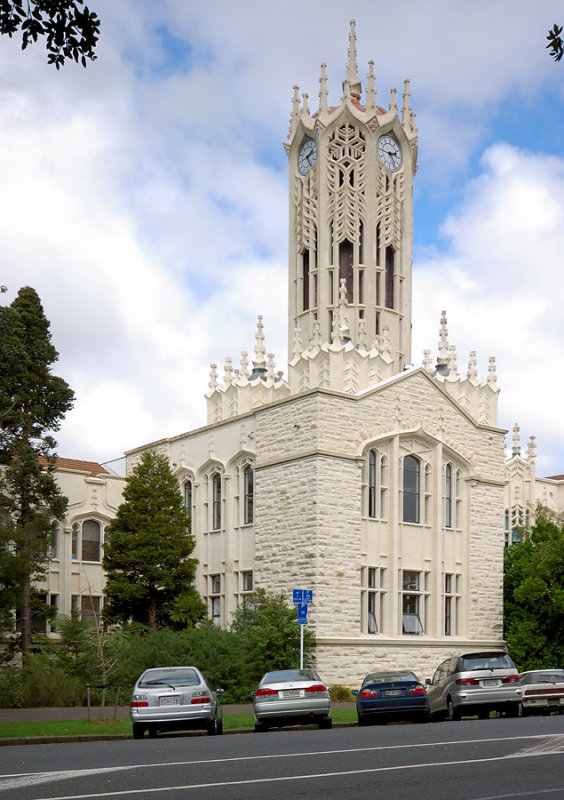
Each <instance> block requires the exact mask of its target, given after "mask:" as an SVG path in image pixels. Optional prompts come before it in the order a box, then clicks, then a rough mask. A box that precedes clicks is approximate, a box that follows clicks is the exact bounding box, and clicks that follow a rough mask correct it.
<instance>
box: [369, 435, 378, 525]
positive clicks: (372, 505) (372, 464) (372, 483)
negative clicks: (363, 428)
mask: <svg viewBox="0 0 564 800" xmlns="http://www.w3.org/2000/svg"><path fill="white" fill-rule="evenodd" d="M368 516H369V517H372V518H375V517H376V451H375V450H370V451H369V452H368Z"/></svg>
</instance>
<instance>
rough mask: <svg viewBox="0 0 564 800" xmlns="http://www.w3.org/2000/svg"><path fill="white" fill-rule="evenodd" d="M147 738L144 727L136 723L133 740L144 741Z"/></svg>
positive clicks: (134, 724)
mask: <svg viewBox="0 0 564 800" xmlns="http://www.w3.org/2000/svg"><path fill="white" fill-rule="evenodd" d="M144 736H145V728H144V727H143V726H142V725H138V724H137V723H136V722H134V723H133V738H134V739H142V738H143V737H144Z"/></svg>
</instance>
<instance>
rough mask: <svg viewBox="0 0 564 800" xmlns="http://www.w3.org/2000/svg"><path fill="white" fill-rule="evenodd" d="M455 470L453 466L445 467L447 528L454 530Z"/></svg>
mask: <svg viewBox="0 0 564 800" xmlns="http://www.w3.org/2000/svg"><path fill="white" fill-rule="evenodd" d="M452 473H453V469H452V464H447V465H446V467H445V527H447V528H452V527H453V524H452V501H453V488H454V487H453V479H452V478H453V475H452Z"/></svg>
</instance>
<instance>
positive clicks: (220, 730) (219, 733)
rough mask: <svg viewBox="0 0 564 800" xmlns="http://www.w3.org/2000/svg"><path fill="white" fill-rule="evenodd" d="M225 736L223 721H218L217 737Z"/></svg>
mask: <svg viewBox="0 0 564 800" xmlns="http://www.w3.org/2000/svg"><path fill="white" fill-rule="evenodd" d="M222 734H223V720H222V719H218V721H217V735H218V736H221V735H222Z"/></svg>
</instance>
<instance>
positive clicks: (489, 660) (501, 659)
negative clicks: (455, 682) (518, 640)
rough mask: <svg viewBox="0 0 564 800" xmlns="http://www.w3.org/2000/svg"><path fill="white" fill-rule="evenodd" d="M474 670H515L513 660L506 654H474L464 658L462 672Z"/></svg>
mask: <svg viewBox="0 0 564 800" xmlns="http://www.w3.org/2000/svg"><path fill="white" fill-rule="evenodd" d="M474 669H513V664H512V663H511V659H510V658H509V656H508V655H506V654H505V653H472V654H470V655H467V656H462V666H461V668H460V671H461V672H469V671H471V670H474Z"/></svg>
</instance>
